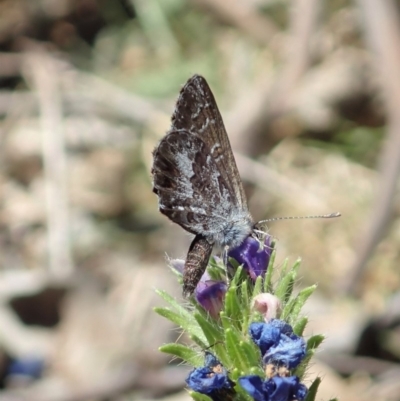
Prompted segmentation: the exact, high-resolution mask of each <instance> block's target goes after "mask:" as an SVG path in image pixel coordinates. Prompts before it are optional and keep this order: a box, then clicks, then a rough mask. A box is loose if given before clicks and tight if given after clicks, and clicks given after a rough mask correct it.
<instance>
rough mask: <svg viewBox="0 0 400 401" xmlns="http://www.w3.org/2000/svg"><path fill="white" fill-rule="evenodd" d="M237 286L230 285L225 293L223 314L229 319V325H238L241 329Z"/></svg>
mask: <svg viewBox="0 0 400 401" xmlns="http://www.w3.org/2000/svg"><path fill="white" fill-rule="evenodd" d="M237 292H238V288H237V287H230V288H229V290H228V291H227V292H226V294H225V306H224V312H225V316H226V317H228V318H229V319H231V321H230V322H231V326H235V327H238V328H239V329H240V330H241V315H242V311H241V306H240V302H239V299H238V294H237Z"/></svg>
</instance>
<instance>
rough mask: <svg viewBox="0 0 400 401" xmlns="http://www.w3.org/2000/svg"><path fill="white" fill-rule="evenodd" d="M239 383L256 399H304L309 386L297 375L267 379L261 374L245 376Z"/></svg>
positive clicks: (287, 400)
mask: <svg viewBox="0 0 400 401" xmlns="http://www.w3.org/2000/svg"><path fill="white" fill-rule="evenodd" d="M239 383H240V385H241V386H242V387H243V389H244V390H245V391H246V392H247V393H248V394H249V395H250V396H251V397H253V399H254V400H255V401H294V400H298V401H302V400H304V398H305V397H306V395H307V387H306V386H305V385H304V384H302V383H300V379H299V378H298V377H297V376H290V377H280V376H275V377H272V378H271V379H268V380H265V381H263V380H262V379H261V378H260V377H259V376H243V377H240V378H239Z"/></svg>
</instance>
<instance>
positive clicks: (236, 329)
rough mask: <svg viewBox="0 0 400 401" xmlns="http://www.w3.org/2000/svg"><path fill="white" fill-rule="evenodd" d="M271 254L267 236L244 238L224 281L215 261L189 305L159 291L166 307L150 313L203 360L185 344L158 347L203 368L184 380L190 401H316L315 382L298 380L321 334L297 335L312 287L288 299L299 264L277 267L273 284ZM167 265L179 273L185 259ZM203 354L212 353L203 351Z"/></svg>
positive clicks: (232, 255) (220, 266) (219, 264)
mask: <svg viewBox="0 0 400 401" xmlns="http://www.w3.org/2000/svg"><path fill="white" fill-rule="evenodd" d="M272 251H273V243H272V241H271V237H269V236H267V237H266V238H265V239H264V241H258V240H257V239H255V238H253V237H249V238H247V239H246V240H245V241H244V243H243V244H242V245H241V246H240V247H238V248H236V249H233V250H231V251H230V252H229V253H228V257H229V258H231V259H230V263H229V266H228V267H229V268H230V269H231V270H232V269H233V270H234V275H233V277H230V278H229V279H228V278H227V277H225V268H224V266H223V263H222V261H221V260H218V258H214V260H212V261H211V263H210V265H209V266H208V268H207V271H206V272H205V273H204V275H203V277H202V278H201V280H200V282H199V284H198V285H197V288H196V289H195V292H194V296H193V297H192V299H191V305H190V306H189V307H188V306H187V305H181V304H179V302H177V301H176V300H175V299H174V298H173V297H171V296H170V295H168V294H166V293H165V292H162V291H159V294H160V295H161V296H162V297H163V298H164V300H165V301H167V302H168V303H169V308H156V311H157V312H158V313H159V314H160V315H162V316H164V317H166V318H168V319H169V320H171V321H172V322H174V323H176V324H178V325H179V326H180V327H181V328H182V329H183V330H184V331H186V332H187V333H188V335H189V336H190V337H191V338H192V339H193V341H194V342H195V343H196V344H197V346H198V347H199V348H200V349H202V350H203V352H204V354H205V361H204V364H203V363H202V361H201V359H200V360H199V354H198V351H196V350H195V349H194V348H193V347H192V346H186V345H181V344H166V345H164V346H163V347H161V348H160V349H161V350H162V351H163V352H167V353H169V354H172V355H175V356H177V357H180V358H182V359H183V360H184V361H186V362H188V363H190V364H193V365H195V366H199V365H202V366H201V367H197V368H195V369H193V370H192V371H191V372H190V374H189V376H188V377H187V379H186V383H187V385H188V387H189V388H190V389H191V390H193V391H194V392H195V393H193V398H194V399H196V400H204V399H206V397H205V396H207V397H209V398H210V399H211V400H213V401H230V400H233V399H234V400H235V401H248V400H250V399H253V400H255V401H294V400H296V401H303V400H305V398H306V397H307V400H309V401H314V400H315V397H316V392H317V389H318V385H319V382H320V379H319V378H315V380H314V381H313V383H312V384H311V385H310V387H309V389H307V387H306V386H305V385H304V384H302V383H301V381H302V377H303V375H304V372H305V371H306V367H307V362H306V361H308V359H309V357H311V355H312V354H313V352H314V351H315V349H316V348H317V347H318V345H319V344H320V343H321V342H322V341H323V336H320V335H314V336H312V337H311V338H310V339H308V341H307V343H306V341H305V340H304V338H303V337H302V333H303V331H304V328H305V326H306V324H307V318H306V317H304V316H301V315H300V310H301V308H302V306H303V305H304V303H305V302H306V300H307V299H308V297H309V296H310V295H311V294H312V293H313V291H314V290H315V286H311V287H308V288H304V289H303V290H302V291H300V292H299V293H298V294H297V295H294V294H293V288H294V283H295V279H296V275H297V271H298V267H299V262H296V263H295V264H294V265H293V267H292V268H291V269H290V268H287V266H285V265H284V267H283V269H282V270H283V271H282V272H280V280H279V281H278V282H277V283H275V284H273V283H272V277H273V272H274V266H273V262H272V261H271V257H272ZM232 259H235V261H236V264H235V262H234V261H233V260H232ZM171 265H172V267H173V268H174V269H175V270H177V271H178V272H180V273H182V272H183V268H184V261H179V260H173V261H171ZM238 265H239V266H240V268H237V269H235V268H236V267H237V266H238ZM267 269H268V270H267ZM243 273H245V274H243ZM204 311H206V312H207V313H204ZM260 320H263V321H260ZM288 321H290V323H291V324H289V323H288ZM293 328H295V329H293ZM209 348H212V349H213V352H212V353H210V352H208V351H204V350H206V349H209ZM221 361H222V362H221ZM196 393H200V394H203V395H201V396H200V394H196Z"/></svg>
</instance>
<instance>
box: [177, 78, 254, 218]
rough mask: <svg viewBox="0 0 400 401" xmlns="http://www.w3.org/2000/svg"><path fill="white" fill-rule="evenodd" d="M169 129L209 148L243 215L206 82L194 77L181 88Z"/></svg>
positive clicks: (231, 163)
mask: <svg viewBox="0 0 400 401" xmlns="http://www.w3.org/2000/svg"><path fill="white" fill-rule="evenodd" d="M172 129H174V130H181V129H184V130H186V131H189V132H190V133H192V134H194V135H197V136H199V137H200V138H201V139H202V140H203V141H204V142H205V143H206V144H207V145H208V147H209V149H210V153H211V155H212V157H213V160H214V162H215V164H216V165H217V168H218V171H220V173H221V176H222V177H223V179H224V182H225V183H226V185H227V187H228V190H229V192H230V193H231V194H233V195H234V196H233V198H232V199H231V201H232V202H233V203H234V204H235V205H236V207H238V208H239V209H241V210H243V211H247V210H248V207H247V200H246V195H245V192H244V189H243V184H242V181H241V179H240V175H239V171H238V169H237V166H236V162H235V158H234V156H233V153H232V148H231V145H230V142H229V138H228V135H227V133H226V130H225V126H224V123H223V121H222V117H221V114H220V112H219V110H218V106H217V103H216V101H215V99H214V95H213V94H212V92H211V89H210V87H209V86H208V84H207V81H206V80H205V79H204V78H203V77H202V76H200V75H194V76H193V77H192V78H190V79H189V80H188V81H187V83H186V84H185V86H184V87H183V88H182V90H181V92H180V94H179V97H178V101H177V104H176V108H175V111H174V113H173V115H172Z"/></svg>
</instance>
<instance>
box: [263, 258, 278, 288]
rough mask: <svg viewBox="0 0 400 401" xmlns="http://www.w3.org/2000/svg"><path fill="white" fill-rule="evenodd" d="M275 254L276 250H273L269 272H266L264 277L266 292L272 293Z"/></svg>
mask: <svg viewBox="0 0 400 401" xmlns="http://www.w3.org/2000/svg"><path fill="white" fill-rule="evenodd" d="M275 256H276V251H275V250H273V251H272V254H271V258H270V260H269V263H268V268H267V273H266V274H265V277H264V292H269V293H271V294H272V291H273V289H272V282H271V281H272V274H273V273H274V270H275V268H274V263H275Z"/></svg>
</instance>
